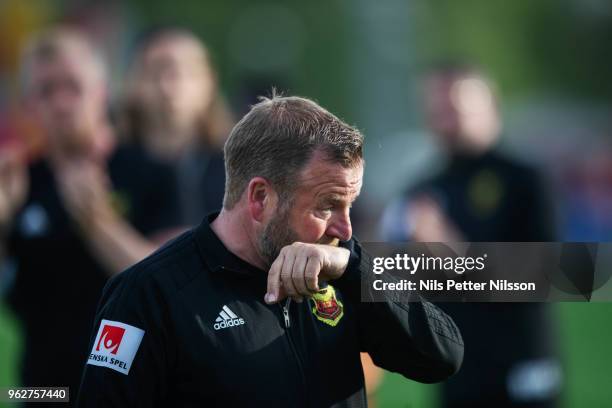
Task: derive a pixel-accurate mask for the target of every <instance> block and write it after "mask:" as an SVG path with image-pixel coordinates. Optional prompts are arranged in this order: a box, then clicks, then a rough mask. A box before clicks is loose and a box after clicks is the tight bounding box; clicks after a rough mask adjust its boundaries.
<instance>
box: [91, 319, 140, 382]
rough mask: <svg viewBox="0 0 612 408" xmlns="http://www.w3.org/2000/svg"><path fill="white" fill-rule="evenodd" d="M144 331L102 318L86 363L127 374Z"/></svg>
mask: <svg viewBox="0 0 612 408" xmlns="http://www.w3.org/2000/svg"><path fill="white" fill-rule="evenodd" d="M144 333H145V332H144V330H141V329H139V328H138V327H134V326H130V325H129V324H125V323H121V322H115V321H112V320H106V319H102V322H100V328H99V329H98V334H97V335H96V340H95V341H94V344H93V348H92V350H91V353H90V354H89V359H88V360H87V364H91V365H96V366H100V367H108V368H110V369H113V370H115V371H119V372H120V373H122V374H125V375H127V374H128V373H129V372H130V367H131V366H132V361H134V357H135V356H136V352H137V351H138V347H140V342H141V341H142V337H143V336H144Z"/></svg>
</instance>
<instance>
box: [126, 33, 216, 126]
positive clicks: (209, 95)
mask: <svg viewBox="0 0 612 408" xmlns="http://www.w3.org/2000/svg"><path fill="white" fill-rule="evenodd" d="M141 64H142V69H141V72H140V73H139V78H138V88H137V92H138V93H139V98H140V100H141V103H142V104H143V107H144V109H145V111H146V114H147V115H149V117H151V116H153V117H162V118H164V119H165V120H170V121H172V122H173V123H176V124H177V125H183V124H185V123H190V122H193V121H194V120H195V119H196V118H197V117H198V115H200V114H201V112H203V111H204V110H205V109H206V108H207V107H208V106H209V105H210V103H211V102H212V99H213V91H214V86H215V85H214V80H213V77H212V73H211V71H210V67H209V66H208V63H207V61H206V58H205V56H204V52H203V50H202V49H201V47H200V45H199V44H197V43H196V42H195V41H193V40H191V39H185V38H174V39H172V38H168V39H163V40H160V41H158V42H156V43H155V44H152V45H151V46H149V48H148V49H147V50H146V51H145V53H144V55H143V57H142V63H141Z"/></svg>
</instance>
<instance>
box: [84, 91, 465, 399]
mask: <svg viewBox="0 0 612 408" xmlns="http://www.w3.org/2000/svg"><path fill="white" fill-rule="evenodd" d="M362 143H363V137H362V136H361V134H360V133H359V132H358V131H357V130H356V129H354V128H352V127H350V126H348V125H346V124H345V123H343V122H342V121H340V120H339V119H338V118H336V117H335V116H334V115H332V114H331V113H329V112H327V111H326V110H324V109H323V108H321V107H320V106H318V105H317V104H315V103H314V102H311V101H309V100H307V99H303V98H297V97H273V98H272V99H265V100H263V101H262V102H260V103H259V104H257V105H255V106H254V107H253V108H252V109H251V111H250V112H249V113H248V114H247V115H245V117H244V118H243V119H242V120H241V121H240V122H239V123H238V124H237V125H236V126H235V127H234V129H233V131H232V133H231V135H230V137H229V139H228V141H227V143H226V145H225V158H226V173H227V183H226V191H225V198H224V205H223V209H222V211H221V213H220V214H213V215H211V216H209V217H208V219H207V220H204V222H203V223H202V224H201V225H200V226H199V227H197V228H195V229H193V230H191V231H188V232H186V233H185V234H183V235H182V236H181V237H179V238H177V239H176V240H174V241H173V242H172V243H170V244H168V245H167V246H165V247H164V248H163V249H161V250H159V251H158V252H157V253H155V254H154V255H152V256H151V257H149V258H147V259H145V260H144V261H142V262H141V263H139V264H137V265H135V266H134V267H132V268H130V269H129V270H127V271H126V272H124V273H122V274H121V275H119V276H117V277H116V278H114V279H112V280H111V281H110V283H109V284H108V285H107V287H106V289H105V291H104V295H103V298H102V301H101V304H100V308H99V310H98V315H97V322H96V325H95V328H94V332H93V338H92V341H91V343H90V345H91V354H90V356H89V358H88V360H87V364H86V366H85V372H84V376H83V382H82V389H81V393H80V396H79V405H80V406H82V407H97V406H166V405H169V404H171V403H172V404H174V405H178V406H202V405H207V406H268V407H271V406H279V407H288V406H292V407H295V406H311V407H328V406H335V407H348V406H351V407H355V406H365V405H366V398H365V390H364V380H363V373H362V369H361V362H360V355H359V353H360V351H367V352H368V353H370V355H371V356H372V359H373V360H374V362H375V363H376V364H377V365H379V366H381V367H384V368H386V369H388V370H391V371H395V372H399V373H401V374H403V375H405V376H406V377H409V378H412V379H414V380H417V381H422V382H436V381H442V380H444V379H446V378H447V377H448V376H450V375H452V374H453V373H455V372H456V371H457V370H458V369H459V366H460V364H461V361H462V358H463V343H462V340H461V336H460V334H459V332H458V330H457V328H456V326H455V325H454V323H453V322H452V320H451V319H450V318H449V317H448V316H446V315H445V314H444V313H443V312H441V311H440V310H439V309H437V308H436V307H435V306H433V305H431V304H429V303H427V302H424V301H418V300H417V301H415V302H411V303H406V304H399V303H395V302H392V301H390V300H389V301H386V302H379V303H365V302H361V298H360V296H361V291H360V288H361V281H362V279H368V277H369V276H370V275H371V263H370V258H369V256H368V255H367V254H366V253H365V252H363V251H362V250H361V247H360V245H359V243H357V241H356V240H355V239H354V238H352V237H351V235H352V231H351V222H350V217H349V209H350V206H351V203H352V202H353V201H354V200H355V199H356V198H357V196H358V194H359V192H360V189H361V180H362V174H363V157H362Z"/></svg>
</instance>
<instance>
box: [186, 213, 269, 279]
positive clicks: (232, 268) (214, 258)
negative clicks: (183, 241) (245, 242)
mask: <svg viewBox="0 0 612 408" xmlns="http://www.w3.org/2000/svg"><path fill="white" fill-rule="evenodd" d="M218 215H219V212H218V211H217V212H214V213H211V214H209V215H208V216H206V218H204V220H203V221H202V222H201V223H200V225H199V226H198V227H196V229H195V234H194V236H195V240H196V245H197V247H198V251H199V252H200V255H201V256H202V259H203V260H204V263H206V265H207V266H208V268H209V270H210V271H211V272H219V271H229V272H233V273H236V274H240V275H247V276H264V277H266V276H267V275H268V274H267V272H264V271H262V270H261V269H259V268H257V267H256V266H254V265H251V264H250V263H248V262H246V261H245V260H243V259H241V258H239V257H238V256H236V255H235V254H234V253H232V252H230V251H229V250H228V249H227V248H226V247H225V245H224V244H223V242H221V240H220V239H219V237H218V236H217V234H215V232H214V231H213V229H212V228H211V226H210V224H212V222H213V221H214V220H215V218H217V216H218Z"/></svg>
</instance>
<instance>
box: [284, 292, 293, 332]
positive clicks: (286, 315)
mask: <svg viewBox="0 0 612 408" xmlns="http://www.w3.org/2000/svg"><path fill="white" fill-rule="evenodd" d="M290 303H291V299H287V302H285V306H283V317H284V318H285V328H286V329H288V328H289V327H291V319H289V305H290Z"/></svg>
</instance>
